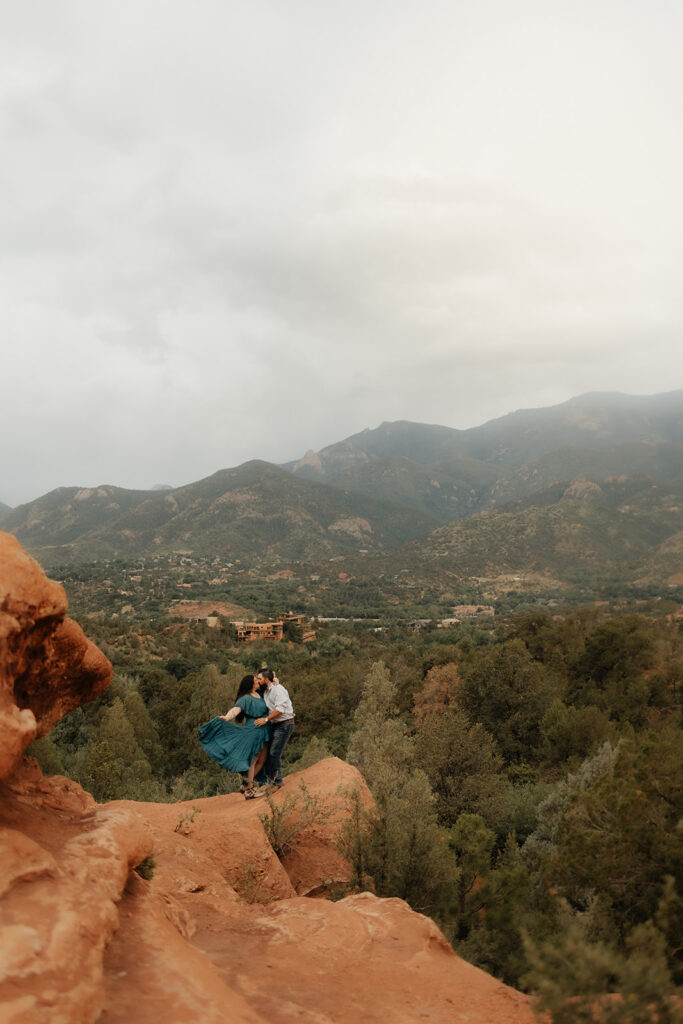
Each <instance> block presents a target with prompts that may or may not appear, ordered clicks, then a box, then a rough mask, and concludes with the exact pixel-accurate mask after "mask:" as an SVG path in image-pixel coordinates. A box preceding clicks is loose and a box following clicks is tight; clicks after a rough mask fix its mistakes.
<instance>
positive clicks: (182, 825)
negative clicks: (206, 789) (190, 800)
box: [173, 804, 202, 835]
mask: <svg viewBox="0 0 683 1024" xmlns="http://www.w3.org/2000/svg"><path fill="white" fill-rule="evenodd" d="M201 813H202V810H201V807H195V806H194V804H193V805H192V810H191V811H183V812H182V813H181V814H180V816H179V818H178V823H177V825H176V827H175V828H174V829H173V831H174V832H181V833H182V834H183V835H187V834H188V832H189V828H188V826H189V825H191V824H192V823H193V822H194V819H195V818H196V817H197V815H198V814H201Z"/></svg>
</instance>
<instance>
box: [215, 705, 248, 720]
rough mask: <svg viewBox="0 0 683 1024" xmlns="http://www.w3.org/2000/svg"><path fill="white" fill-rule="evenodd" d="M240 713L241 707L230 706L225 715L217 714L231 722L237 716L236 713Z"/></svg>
mask: <svg viewBox="0 0 683 1024" xmlns="http://www.w3.org/2000/svg"><path fill="white" fill-rule="evenodd" d="M241 714H242V708H230V710H229V711H228V713H227V715H219V716H218V717H219V718H222V719H223V721H224V722H232V720H233V718H237V716H238V715H241Z"/></svg>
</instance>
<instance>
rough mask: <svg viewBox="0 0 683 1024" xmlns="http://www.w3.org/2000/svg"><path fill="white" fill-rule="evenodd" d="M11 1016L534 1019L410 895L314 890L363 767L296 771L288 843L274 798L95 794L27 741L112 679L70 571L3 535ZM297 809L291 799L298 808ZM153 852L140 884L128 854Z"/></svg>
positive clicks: (41, 1020)
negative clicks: (71, 605)
mask: <svg viewBox="0 0 683 1024" xmlns="http://www.w3.org/2000/svg"><path fill="white" fill-rule="evenodd" d="M0 540H1V541H2V547H1V548H0V559H1V562H0V564H2V576H1V580H2V582H1V584H0V587H1V588H2V589H0V629H1V630H2V634H1V643H2V646H1V647H0V656H1V657H0V681H1V682H2V690H1V691H0V693H1V694H2V705H0V710H1V712H2V715H3V716H4V717H3V720H2V731H0V763H1V764H2V765H3V766H4V776H5V777H4V780H3V781H0V1024H92V1022H95V1021H97V1022H101V1024H124V1022H125V1024H158V1022H159V1021H168V1022H173V1024H193V1022H196V1024H224V1022H226V1021H229V1022H231V1024H286V1022H287V1024H291V1022H292V1021H294V1020H296V1021H301V1022H304V1024H332V1022H334V1024H365V1022H372V1021H377V1022H380V1021H381V1022H382V1024H384V1022H386V1021H391V1022H392V1024H394V1022H395V1024H416V1022H419V1021H421V1020H429V1021H433V1022H437V1024H439V1022H442V1024H446V1022H448V1024H453V1022H456V1021H467V1022H469V1024H494V1022H495V1024H533V1021H534V1017H533V1014H532V1013H531V1010H530V1008H529V1005H528V1002H527V999H526V997H525V996H523V995H521V994H520V993H518V992H516V991H514V990H513V989H510V988H508V987H506V986H505V985H502V984H501V983H500V982H498V981H496V980H495V979H493V978H491V977H489V976H488V975H487V974H484V973H483V972H482V971H480V970H478V969H477V968H475V967H472V966H471V965H469V964H467V963H465V962H464V961H463V960H460V959H459V958H458V957H457V956H456V955H455V954H454V953H453V952H452V950H451V949H450V947H449V946H448V944H447V943H446V941H445V939H444V937H443V935H442V934H441V932H440V931H439V929H438V928H437V927H436V925H435V924H434V923H433V922H432V921H430V920H429V919H428V918H426V917H423V916H422V915H420V914H416V913H415V912H414V911H412V910H411V909H410V908H409V907H408V905H407V904H406V903H404V902H403V901H402V900H398V899H379V898H377V897H375V896H373V895H371V894H370V893H361V894H359V895H354V896H347V897H346V898H345V899H342V900H340V901H339V902H332V901H331V900H329V899H325V898H319V897H321V896H325V895H326V894H327V893H329V892H330V891H334V889H335V888H337V887H339V885H340V884H342V883H343V882H344V881H345V880H346V879H348V875H349V867H348V865H347V864H346V862H345V861H344V859H343V858H342V857H341V855H340V854H339V852H338V848H337V839H338V835H339V831H340V828H341V827H342V825H343V821H344V818H345V815H346V813H347V810H346V809H347V806H348V793H349V791H350V790H351V789H352V788H353V787H360V789H361V793H362V795H363V798H364V799H365V800H366V801H368V800H370V795H369V793H368V791H367V788H366V787H365V784H364V782H363V780H362V778H361V777H360V775H359V774H358V772H357V771H356V770H355V769H354V768H352V767H350V766H349V765H347V764H345V763H344V762H343V761H339V760H338V759H336V758H329V759H328V760H326V761H321V762H320V763H319V764H316V765H314V766H313V767H312V768H309V769H307V770H306V771H305V772H302V773H301V774H300V775H292V776H289V777H288V779H287V782H286V785H285V787H284V788H283V790H282V791H280V792H278V793H276V794H275V795H274V797H273V802H274V806H275V807H276V808H277V807H279V808H282V805H283V804H286V803H288V802H289V803H290V804H291V802H292V799H293V797H294V796H296V794H297V792H298V791H299V787H300V784H301V782H302V781H303V782H305V785H306V788H307V791H308V794H310V796H312V797H313V798H314V799H315V800H316V801H318V804H319V805H320V806H321V807H323V808H324V810H325V814H324V816H323V817H324V820H319V821H317V823H315V824H312V825H309V826H307V827H306V828H304V829H303V831H302V832H301V833H300V834H299V835H298V836H297V837H296V838H295V840H294V841H293V843H292V844H291V847H290V849H289V850H288V851H287V852H286V853H285V854H284V855H283V857H282V859H278V857H277V856H276V855H275V853H274V851H273V847H272V845H271V843H270V842H269V840H268V836H267V834H266V830H265V828H264V820H263V819H264V818H265V817H266V816H267V815H268V814H269V813H270V809H269V807H268V805H267V803H266V801H264V800H262V799H261V800H254V801H245V800H244V799H243V797H241V796H239V795H238V794H232V795H230V796H223V797H213V798H211V799H207V800H196V801H194V802H192V803H187V804H143V803H132V802H123V801H119V802H115V803H111V804H107V805H104V806H98V805H97V804H95V802H94V801H93V799H92V797H91V796H89V795H88V794H87V793H85V792H84V791H83V790H82V789H81V788H80V787H79V786H78V785H77V784H76V783H74V782H72V781H70V780H69V779H64V778H61V777H59V776H54V777H51V778H44V777H43V776H42V775H41V773H40V770H39V769H38V766H37V764H36V762H35V761H33V760H32V759H30V758H22V757H21V756H20V755H21V751H22V750H23V749H24V747H25V746H26V744H27V742H29V741H30V740H29V739H28V737H30V738H32V737H33V736H34V735H36V734H38V733H43V732H45V731H47V729H48V728H49V725H50V724H51V723H52V722H54V721H57V720H58V718H59V717H60V716H61V715H62V714H64V713H66V711H67V710H69V709H70V708H71V707H75V706H77V704H78V703H82V702H83V701H85V700H88V699H91V698H92V697H94V696H96V695H97V693H99V692H101V689H103V688H104V686H105V685H106V683H107V682H108V678H109V672H110V668H109V665H108V662H106V659H104V658H103V657H102V656H101V655H100V654H99V652H98V651H96V650H95V649H94V648H92V645H89V644H88V641H87V640H85V638H84V637H83V635H82V634H81V633H80V631H79V630H78V629H77V627H74V626H73V624H70V623H69V622H68V620H65V618H64V614H65V610H66V601H65V598H64V592H63V590H62V588H61V587H60V586H59V585H58V584H54V583H50V582H49V581H48V580H46V579H45V577H44V575H43V574H42V572H41V570H40V569H39V567H38V566H37V565H36V564H35V562H33V561H32V560H31V559H29V558H28V556H26V555H25V554H24V553H23V552H22V551H21V549H20V548H19V546H18V545H17V544H16V543H15V542H13V540H12V538H9V539H7V538H6V537H5V536H2V537H1V538H0ZM293 813H294V814H296V813H297V812H296V809H295V810H294V811H293ZM152 852H154V855H155V858H156V869H155V872H154V875H153V878H152V879H151V880H150V881H143V879H142V878H140V877H139V876H138V875H137V874H136V873H135V872H134V871H133V870H132V869H133V868H134V867H135V866H136V865H138V864H140V863H141V861H143V860H144V859H145V858H147V857H148V856H149V854H150V853H152Z"/></svg>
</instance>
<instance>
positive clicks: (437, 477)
mask: <svg viewBox="0 0 683 1024" xmlns="http://www.w3.org/2000/svg"><path fill="white" fill-rule="evenodd" d="M579 442H580V443H579ZM550 509H553V510H554V511H553V512H552V514H551V512H550V511H549V510H550ZM682 510H683V391H676V392H670V393H668V394H665V395H655V396H649V397H629V396H625V395H602V394H596V395H583V396H580V397H579V398H577V399H572V400H571V401H569V402H565V403H563V404H562V405H558V406H553V407H550V408H549V409H536V410H522V411H519V412H516V413H511V414H510V415H509V416H505V417H502V418H500V419H497V420H492V421H491V422H490V423H487V424H484V425H483V426H481V427H476V428H473V429H471V430H467V431H459V430H454V429H452V428H450V427H441V426H436V425H428V424H413V423H409V422H407V421H400V422H398V423H384V424H382V425H381V426H380V427H378V428H376V429H375V430H365V431H362V432H361V433H359V434H356V435H354V436H353V437H351V438H347V439H346V440H345V441H342V442H339V444H337V445H331V446H329V447H328V448H325V449H323V450H322V451H320V452H318V453H309V454H308V455H307V456H305V457H304V459H303V460H299V461H298V462H297V463H290V464H288V466H286V467H278V466H274V465H272V464H270V463H267V462H260V461H252V462H247V463H244V464H243V465H242V466H238V467H235V468H232V469H223V470H219V471H218V472H216V473H214V474H213V475H212V476H210V477H207V478H205V479H203V480H199V481H197V482H195V483H192V484H188V485H186V486H183V487H177V488H172V489H163V490H161V489H159V488H154V489H150V490H146V491H134V490H126V489H124V488H117V487H112V486H109V485H103V486H101V487H97V488H77V487H69V488H67V487H64V488H58V489H56V490H55V491H51V492H50V493H49V494H46V495H43V496H42V497H41V498H38V499H36V500H35V501H33V502H30V503H28V504H26V505H22V506H19V507H18V508H15V509H11V510H8V511H5V512H4V513H2V514H0V530H6V531H9V532H12V533H14V534H15V535H16V536H17V537H18V538H19V540H20V541H21V542H22V544H24V545H25V546H26V547H27V548H28V550H29V551H31V553H32V554H35V555H36V556H37V557H38V558H40V560H41V561H43V562H44V564H46V565H51V564H56V563H65V562H76V561H96V560H99V559H103V558H129V557H138V556H141V555H152V554H154V553H160V554H161V553H169V552H184V553H188V554H197V555H210V554H214V555H217V556H219V557H220V558H223V559H226V558H228V559H239V560H241V561H245V562H248V563H250V564H258V565H266V564H283V563H284V562H292V561H298V562H308V561H316V560H321V559H322V560H324V559H329V558H332V557H335V556H337V555H340V554H344V555H347V556H352V555H353V554H354V553H356V552H358V551H360V550H362V551H367V552H368V563H367V564H368V570H367V571H370V569H369V567H370V562H371V561H373V560H374V556H375V554H378V553H381V552H387V551H390V550H392V549H397V550H400V551H401V552H405V557H409V556H410V557H411V558H412V557H413V555H414V557H415V558H416V559H417V562H418V563H420V564H422V565H423V566H424V567H425V568H426V567H427V566H429V565H431V566H432V567H433V568H435V567H436V566H437V565H441V566H443V565H444V564H445V563H444V562H443V559H444V558H446V559H447V561H448V562H449V564H451V569H450V570H449V571H451V572H453V573H458V572H459V569H458V561H459V559H462V561H463V566H462V567H463V568H464V567H465V566H466V565H467V566H471V567H473V569H472V571H473V573H474V574H475V575H476V574H477V573H480V574H483V575H485V574H486V573H487V572H489V571H493V568H494V567H495V566H494V563H495V562H496V561H498V562H499V563H500V566H503V565H509V566H512V565H517V566H519V565H521V564H525V565H526V564H528V565H546V568H548V570H549V571H554V570H553V566H555V568H556V569H558V570H559V569H562V571H564V568H563V567H566V565H568V564H569V562H570V561H571V559H572V558H573V559H574V561H575V562H576V564H577V565H583V566H585V567H587V566H588V565H589V564H590V565H595V563H596V562H597V561H598V560H599V558H600V557H602V558H604V560H605V565H609V566H611V569H610V571H613V572H615V573H617V571H618V572H622V571H626V572H632V571H636V569H637V568H638V566H641V565H642V566H645V565H646V564H649V563H650V561H651V560H652V558H654V557H655V554H656V552H657V551H660V549H661V546H662V545H663V544H664V545H665V547H664V548H663V549H662V551H663V553H662V554H661V557H660V556H658V557H659V562H658V565H659V566H660V568H661V569H662V571H664V572H666V573H669V575H671V573H670V572H669V570H672V571H673V575H675V573H676V565H675V560H676V558H677V557H678V553H679V551H680V550H681V545H680V544H679V542H678V541H677V540H676V539H675V538H676V536H677V535H678V534H683V511H682ZM515 524H518V525H519V524H521V525H519V529H518V527H517V526H516V525H515ZM563 530H564V531H566V534H567V535H566V536H565V537H564V538H563V536H562V531H563ZM433 531H436V532H433ZM440 531H441V532H440ZM444 531H445V532H444ZM520 531H521V532H520ZM577 536H582V537H583V538H584V540H585V544H586V545H587V546H586V548H585V552H582V550H581V548H580V545H579V547H578V548H577V547H576V545H574V542H573V541H572V540H571V538H572V537H574V539H575V538H576V537H577ZM534 537H535V538H536V539H535V540H534V539H533V538H534ZM448 538H451V539H450V540H449V539H448ZM515 538H516V539H515ZM641 542H642V543H641ZM404 545H407V547H403V546H404ZM666 545H668V546H666ZM565 549H566V551H567V552H568V553H569V556H568V557H569V561H567V559H565V558H564V556H563V555H562V551H564V550H565ZM524 551H526V552H527V554H526V555H524V554H523V553H524ZM589 551H590V552H592V554H590V555H589V554H588V552H589ZM628 551H631V552H632V553H633V558H631V557H630V554H628ZM411 552H412V553H413V554H412V555H411ZM416 552H419V554H415V553H416ZM534 552H535V554H534ZM527 556H528V557H527ZM401 557H403V554H402V555H401ZM667 559H668V560H669V562H671V560H673V563H674V564H673V565H669V564H668V563H667ZM476 567H478V568H476ZM681 568H683V567H681ZM475 569H476V571H475ZM359 571H360V570H359ZM377 571H378V572H379V571H380V570H379V569H378V570H377ZM381 571H383V570H381ZM658 571H659V570H658Z"/></svg>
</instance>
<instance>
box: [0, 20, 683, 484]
mask: <svg viewBox="0 0 683 1024" xmlns="http://www.w3.org/2000/svg"><path fill="white" fill-rule="evenodd" d="M682 23H683V13H682V12H681V10H680V8H679V6H678V5H674V4H671V3H668V2H666V0H659V2H657V3H655V4H654V6H653V5H652V4H651V3H649V4H647V5H646V4H645V3H644V0H643V2H640V0H631V2H629V3H626V4H624V3H620V4H619V5H617V4H616V3H612V2H607V0H606V2H605V3H603V4H598V5H596V4H594V3H593V4H591V3H588V2H587V0H582V2H578V3H576V4H574V5H572V7H571V9H570V8H567V9H566V10H560V9H557V8H555V6H554V5H544V4H540V3H538V2H534V0H522V2H521V3H520V4H517V5H515V8H514V11H513V10H512V8H510V6H509V5H508V4H504V3H502V2H500V0H498V2H496V0H492V2H491V3H487V4H481V3H476V4H475V3H474V2H473V0H470V2H467V0H466V2H462V3H458V4H452V3H451V2H446V0H428V2H427V3H425V4H422V5H420V6H419V7H418V6H417V5H415V4H412V3H408V2H407V0H395V2H392V3H391V4H390V3H388V0H374V2H370V3H364V4H361V3H360V2H346V3H344V4H342V3H341V2H337V0H332V2H330V3H327V4H314V3H313V2H312V0H293V2H291V3H288V4H287V5H283V4H278V3H275V2H274V0H270V2H266V0H252V2H251V3H249V4H248V5H247V4H243V5H237V4H225V3H224V2H222V0H221V2H219V0H201V2H199V3H195V4H190V3H189V2H188V0H182V2H181V0H163V2H161V0H146V2H145V3H143V4H140V3H132V2H131V0H121V2H119V3H117V4H115V5H114V4H109V3H106V2H105V0H94V2H93V0H64V2H63V3H60V4H54V3H52V2H49V0H32V3H30V4H19V3H14V4H12V3H8V4H5V5H3V8H2V11H1V12H0V136H1V138H2V143H3V153H4V154H6V158H4V159H3V162H2V164H1V165H0V195H2V200H3V201H2V203H1V204H0V309H1V311H2V322H3V324H4V327H5V330H4V332H3V333H4V341H3V367H4V371H5V372H4V374H3V387H2V401H1V402H0V428H1V429H2V435H3V437H4V441H3V458H2V466H3V473H2V478H1V479H0V500H3V501H6V502H9V503H12V504H14V503H17V502H19V501H23V500H29V499H30V498H33V497H35V496H37V495H38V494H40V493H42V492H44V491H46V490H48V489H50V488H51V487H54V486H58V485H60V484H65V485H66V484H82V485H86V484H90V485H93V484H97V483H101V482H111V483H116V484H120V485H123V486H131V487H147V486H150V485H152V484H154V483H155V482H159V481H163V482H169V483H173V484H176V483H182V482H186V481H188V480H191V479H197V478H199V477H200V476H202V475H204V474H207V473H210V472H213V471H214V470H216V469H218V468H220V467H223V466H227V465H234V464H237V463H239V462H241V461H243V460H245V459H247V458H251V457H260V458H267V459H271V460H273V461H284V460H285V459H289V458H293V457H295V456H298V455H300V454H301V453H302V452H303V451H304V450H305V449H306V448H308V447H315V448H319V447H322V446H323V445H325V444H328V443H331V442H333V441H335V440H339V439H340V438H342V437H344V436H346V435H348V434H350V433H352V432H354V431H356V430H359V429H362V428H363V427H365V426H374V425H376V424H377V423H379V422H380V421H382V420H385V419H398V418H401V419H414V420H422V421H428V422H442V423H446V424H450V425H453V426H459V427H464V426H472V425H475V424H477V423H479V422H482V421H484V420H485V419H488V418H490V417H492V416H498V415H502V414H503V413H505V412H507V411H510V410H511V409H514V408H519V407H522V406H535V405H547V404H552V403H553V402H557V401H562V400H564V399H566V398H568V397H570V396H571V395H573V394H578V393H580V392H582V391H587V390H622V391H630V392H633V393H647V392H656V391H663V390H669V389H671V388H673V387H677V386H680V384H681V373H680V371H681V351H683V349H682V347H681V344H680V337H681V326H682V320H683V310H682V308H681V299H680V296H681V294H682V290H681V272H680V268H681V266H683V260H682V258H681V257H682V256H683V252H682V251H681V249H682V247H683V243H682V242H681V239H682V238H683V233H682V232H681V228H682V227H683V224H682V221H683V208H682V204H681V201H680V185H679V183H680V180H681V176H682V172H683V140H682V138H681V133H680V131H679V130H678V126H679V125H680V123H681V121H682V120H683V118H682V116H681V115H682V114H683V110H681V106H682V105H683V98H682V97H683V89H682V88H681V86H682V85H683V82H682V81H681V78H682V77H683V72H682V71H681V67H680V60H679V54H678V43H677V41H678V40H679V39H680V32H681V28H683V24H682ZM10 437H11V438H12V440H11V441H10V440H9V438H10Z"/></svg>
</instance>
